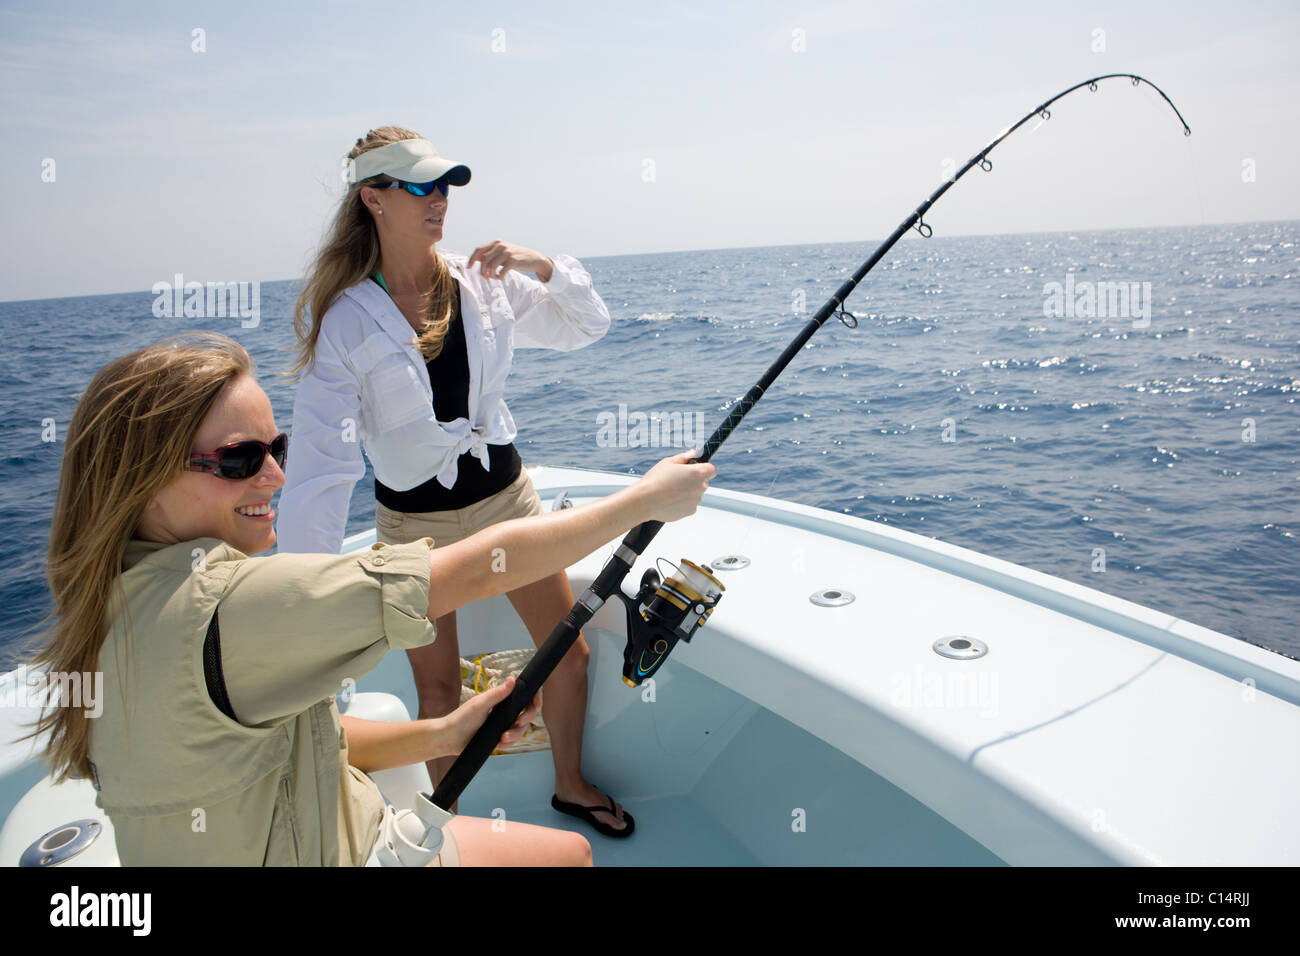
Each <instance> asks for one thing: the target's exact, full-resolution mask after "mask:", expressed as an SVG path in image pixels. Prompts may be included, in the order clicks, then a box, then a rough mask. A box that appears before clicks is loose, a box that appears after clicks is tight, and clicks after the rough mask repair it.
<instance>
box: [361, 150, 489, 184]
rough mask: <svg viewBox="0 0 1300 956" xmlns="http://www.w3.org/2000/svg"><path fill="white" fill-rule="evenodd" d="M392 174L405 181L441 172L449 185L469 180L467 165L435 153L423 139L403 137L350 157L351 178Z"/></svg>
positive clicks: (420, 180)
mask: <svg viewBox="0 0 1300 956" xmlns="http://www.w3.org/2000/svg"><path fill="white" fill-rule="evenodd" d="M380 175H384V176H392V177H393V178H394V179H400V180H402V181H403V182H408V183H428V182H432V181H433V180H435V179H441V178H442V177H443V176H446V177H447V180H448V181H449V182H450V183H451V184H452V185H453V186H464V185H465V184H466V183H468V182H469V177H470V172H469V167H468V166H466V165H465V164H464V163H454V162H452V161H451V160H450V159H444V158H443V157H441V156H439V155H438V151H437V150H436V149H434V148H433V144H432V143H430V142H429V141H428V140H427V139H404V140H402V141H401V142H400V143H389V144H388V145H387V146H380V147H379V148H378V149H369V150H366V151H365V152H364V153H362V154H361V155H360V156H358V157H357V158H356V159H354V160H352V180H353V182H362V181H363V180H366V179H370V178H371V177H372V176H380Z"/></svg>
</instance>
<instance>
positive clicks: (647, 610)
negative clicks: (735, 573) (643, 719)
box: [614, 558, 726, 687]
mask: <svg viewBox="0 0 1300 956" xmlns="http://www.w3.org/2000/svg"><path fill="white" fill-rule="evenodd" d="M725 590H726V586H725V585H724V584H723V583H722V582H721V581H719V580H718V579H717V578H715V577H714V576H713V575H712V574H710V573H709V572H708V571H707V570H705V569H704V568H702V567H701V566H700V565H698V564H696V563H695V562H694V561H687V560H686V559H685V558H683V559H682V562H681V564H680V565H678V566H677V568H676V573H675V574H673V575H671V576H670V577H669V578H668V579H667V580H661V578H660V575H659V572H658V571H656V570H655V569H654V568H650V569H649V570H647V571H646V573H645V574H644V575H642V577H641V588H640V590H638V591H637V593H636V596H635V597H629V596H628V595H627V594H624V593H623V591H622V589H619V590H617V591H615V592H614V593H615V594H616V595H617V596H618V597H619V598H620V599H622V601H623V604H624V606H625V607H626V608H627V646H626V647H624V649H623V683H625V684H627V685H628V686H629V687H636V686H637V685H638V684H640V683H641V682H642V681H643V680H645V679H646V678H647V677H650V676H652V675H653V674H654V673H655V671H657V670H659V668H660V667H661V666H662V665H663V662H664V661H665V660H667V658H668V655H669V654H670V653H672V649H673V648H674V647H676V646H677V642H678V641H690V639H691V637H692V636H693V635H694V634H695V632H696V631H697V630H699V629H700V627H701V626H703V624H704V622H705V621H707V620H708V619H709V615H710V614H712V613H713V609H714V608H715V607H717V606H718V602H719V601H720V600H722V592H723V591H725Z"/></svg>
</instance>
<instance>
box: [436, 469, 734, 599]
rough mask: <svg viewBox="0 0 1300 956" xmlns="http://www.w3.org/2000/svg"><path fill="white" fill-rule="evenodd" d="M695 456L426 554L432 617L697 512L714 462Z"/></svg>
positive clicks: (514, 587) (558, 569) (536, 577)
mask: <svg viewBox="0 0 1300 956" xmlns="http://www.w3.org/2000/svg"><path fill="white" fill-rule="evenodd" d="M692 454H693V452H689V451H687V452H682V453H680V454H678V455H674V456H672V457H671V458H665V459H664V460H663V461H661V462H659V463H658V464H657V465H655V466H654V467H653V468H652V469H650V471H649V472H647V473H646V475H645V477H643V478H642V479H641V480H640V481H638V482H637V483H636V484H634V485H630V486H628V487H627V488H623V489H621V490H619V491H617V492H615V493H614V494H612V495H609V496H607V497H605V498H602V499H600V500H599V501H593V502H591V503H590V504H586V505H583V506H581V507H579V508H568V509H565V510H563V511H553V512H550V513H548V514H543V515H536V516H534V517H531V518H514V519H511V520H510V521H503V522H501V523H500V524H495V525H493V526H492V527H490V528H486V529H484V530H483V531H480V532H479V533H478V534H475V535H473V536H471V537H469V538H466V539H465V540H463V541H458V542H456V543H455V544H450V545H447V546H446V547H444V548H435V549H434V550H432V551H431V552H430V553H429V557H430V570H429V620H431V621H434V620H437V619H438V618H439V617H441V616H442V615H444V614H447V613H449V612H451V611H454V610H455V609H456V608H458V607H460V606H462V605H464V604H468V603H469V602H470V601H475V600H478V599H479V598H485V597H491V596H493V595H496V594H504V593H505V592H507V591H513V590H515V589H516V588H518V587H522V586H523V585H525V584H531V583H532V582H534V581H537V580H540V579H541V578H544V577H546V576H547V575H549V574H553V573H555V572H556V571H562V570H564V569H565V568H567V567H568V566H569V565H571V564H573V563H574V562H575V561H578V560H580V559H581V558H584V557H586V556H587V555H588V554H591V553H592V552H593V551H595V550H596V549H598V548H600V547H601V546H602V545H604V544H605V543H606V542H608V541H610V540H612V539H613V538H616V537H618V536H619V535H620V534H622V533H623V532H625V531H627V530H628V529H629V528H631V527H633V526H634V525H638V524H640V523H642V522H643V521H651V520H657V521H676V520H677V519H678V518H684V517H686V516H687V515H690V514H694V513H695V508H696V507H697V506H698V505H699V503H700V498H701V497H702V496H703V494H704V490H705V489H706V488H707V487H708V484H709V479H710V478H712V477H713V476H714V475H715V474H717V468H715V467H714V466H713V465H710V464H687V462H688V461H689V460H690V458H691V455H692Z"/></svg>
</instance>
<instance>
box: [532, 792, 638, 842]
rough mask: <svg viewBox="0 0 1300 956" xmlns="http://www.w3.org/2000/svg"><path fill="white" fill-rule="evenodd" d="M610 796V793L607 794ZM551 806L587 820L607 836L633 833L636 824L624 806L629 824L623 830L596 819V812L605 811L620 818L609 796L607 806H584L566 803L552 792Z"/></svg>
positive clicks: (612, 799) (626, 821)
mask: <svg viewBox="0 0 1300 956" xmlns="http://www.w3.org/2000/svg"><path fill="white" fill-rule="evenodd" d="M607 796H608V794H607ZM551 806H552V807H554V808H555V809H556V810H559V811H560V812H561V813H567V814H568V815H569V816H571V817H577V818H578V819H579V820H586V821H587V822H588V823H590V824H591V825H592V826H593V827H594V828H595V830H596V832H597V833H603V834H604V835H605V836H607V837H614V838H616V839H617V838H620V837H625V836H631V835H632V828H633V827H634V826H636V821H634V820H633V819H632V814H630V813H628V812H627V807H624V808H623V822H624V823H626V824H627V826H625V827H623V829H621V830H615V829H614V828H613V827H612V826H610V825H609V824H608V823H601V822H600V821H599V820H597V819H596V814H597V813H599V812H601V811H604V812H605V813H608V814H609V815H610V816H612V817H614V818H615V819H617V818H618V811H617V810H616V809H615V808H614V798H613V797H609V806H607V807H583V806H579V805H578V804H576V803H565V802H564V801H563V800H561V799H560V798H559V797H557V796H556V795H555V794H551Z"/></svg>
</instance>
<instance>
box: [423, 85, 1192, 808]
mask: <svg viewBox="0 0 1300 956" xmlns="http://www.w3.org/2000/svg"><path fill="white" fill-rule="evenodd" d="M1115 78H1124V79H1128V80H1130V81H1131V82H1132V85H1133V86H1140V85H1142V84H1143V83H1145V84H1146V85H1147V86H1149V87H1151V88H1152V89H1153V90H1155V91H1156V92H1157V93H1159V94H1160V96H1161V98H1162V99H1163V100H1164V101H1165V102H1166V103H1168V104H1169V108H1170V109H1172V110H1173V111H1174V113H1175V115H1177V117H1178V121H1179V122H1180V123H1182V124H1183V134H1184V135H1185V136H1190V135H1191V134H1192V130H1191V127H1189V126H1188V125H1187V122H1186V121H1185V120H1184V119H1183V114H1182V113H1180V112H1178V107H1176V106H1174V103H1173V101H1172V100H1171V99H1169V97H1168V96H1166V95H1165V93H1164V91H1163V90H1162V89H1160V88H1159V87H1158V86H1156V85H1155V84H1154V83H1152V82H1151V81H1150V80H1148V79H1146V78H1145V77H1141V76H1137V75H1136V74H1133V73H1107V74H1105V75H1104V76H1095V77H1093V78H1092V79H1090V80H1084V81H1083V82H1082V83H1076V84H1075V85H1074V86H1072V87H1070V88H1069V89H1067V90H1063V91H1061V92H1060V93H1057V94H1056V95H1055V96H1053V97H1052V98H1051V99H1049V100H1047V101H1045V102H1043V103H1041V104H1039V105H1038V106H1036V107H1034V108H1033V109H1032V110H1030V111H1029V112H1028V113H1026V114H1025V115H1024V116H1023V117H1022V118H1021V119H1020V121H1019V122H1018V123H1016V124H1015V125H1014V126H1008V127H1007V128H1006V129H1004V130H1003V131H1002V132H1001V133H999V134H998V135H997V136H996V137H995V138H994V139H993V141H992V142H990V143H989V144H988V145H987V146H985V147H984V148H983V149H981V150H980V151H979V152H978V153H976V154H975V155H974V156H972V157H971V158H970V160H969V161H967V163H966V165H965V166H963V167H962V168H961V169H960V171H958V172H957V174H956V175H954V176H953V177H952V178H951V179H949V180H947V181H945V182H944V183H943V184H942V185H940V186H939V188H938V189H936V190H935V191H934V192H933V193H931V194H930V196H929V198H928V199H926V200H925V201H924V202H923V203H921V205H919V206H917V207H916V208H915V209H914V210H912V213H911V215H909V216H908V217H907V218H906V219H904V220H903V221H902V222H901V223H899V225H898V228H897V229H895V230H894V231H893V233H892V234H891V235H890V236H889V238H888V239H886V240H885V241H884V242H883V243H881V244H880V247H879V248H877V249H876V251H875V252H873V253H872V254H871V257H870V258H869V259H867V261H866V262H864V263H863V264H862V265H861V266H859V267H858V269H857V271H856V272H854V273H853V275H852V276H851V277H849V278H848V279H846V280H845V281H844V283H843V285H841V286H840V287H839V288H838V289H837V290H836V291H835V294H834V295H832V296H831V297H830V298H829V299H828V300H827V301H826V303H825V304H824V305H823V306H822V307H821V308H820V309H818V310H817V312H816V313H815V314H814V315H813V317H812V318H811V319H810V320H809V321H808V323H807V325H805V326H804V328H803V329H802V331H800V332H799V334H798V335H797V336H795V338H794V341H792V342H791V343H790V344H789V345H787V346H786V348H785V351H783V352H782V353H781V354H780V356H778V358H777V359H776V361H775V362H773V363H772V364H771V366H769V368H768V370H767V371H766V372H764V373H763V376H762V378H760V379H759V380H758V381H757V382H756V383H755V384H754V385H753V387H752V388H750V390H749V391H748V392H746V393H745V395H744V396H743V397H742V398H741V399H740V400H739V401H738V402H736V404H735V405H734V406H733V407H732V408H731V410H730V411H729V413H728V414H727V417H726V419H725V420H724V421H723V422H722V424H721V425H719V426H718V428H717V430H716V431H714V433H713V434H712V435H711V436H710V437H709V440H708V441H707V442H705V443H704V448H703V450H702V451H701V453H700V455H699V456H698V457H696V458H694V459H693V461H696V462H706V461H708V460H709V459H710V458H712V457H713V455H714V453H715V452H717V450H718V449H719V448H720V447H721V446H722V443H723V442H724V441H726V440H727V436H728V435H730V434H731V433H732V432H733V431H734V430H735V428H736V426H737V425H739V424H740V421H741V419H743V418H744V417H745V415H747V414H748V413H749V411H750V410H751V409H752V408H753V407H754V406H755V405H757V404H758V401H759V399H761V398H762V397H763V394H764V393H765V392H766V391H767V390H768V388H770V387H771V385H772V383H773V382H774V381H776V379H777V376H779V375H780V374H781V372H783V371H784V370H785V367H786V366H787V365H789V364H790V361H791V360H792V359H793V358H794V357H795V356H796V355H798V354H799V352H800V350H801V349H802V348H803V347H804V345H805V344H806V343H807V342H808V340H809V339H810V338H812V336H813V334H814V333H815V332H816V331H817V330H818V329H820V328H821V327H822V325H824V324H825V323H826V321H827V320H828V319H830V318H831V317H832V316H834V317H835V318H837V319H839V320H840V321H841V322H843V323H844V324H845V325H846V326H847V327H848V328H856V327H857V318H856V317H855V316H854V315H853V314H852V313H851V312H848V311H846V310H845V308H844V302H845V300H846V299H847V298H848V297H849V295H850V294H851V293H852V292H853V290H854V289H855V288H857V286H858V283H860V282H861V281H862V280H863V278H865V277H866V275H867V273H868V272H870V271H871V270H872V269H873V268H875V265H876V263H877V262H879V261H880V260H881V259H882V258H883V257H884V255H885V254H886V253H887V252H889V250H890V249H892V248H893V246H894V244H895V243H896V242H898V240H899V239H901V238H902V237H903V235H904V234H905V233H906V232H907V231H908V230H909V229H913V228H914V229H916V231H917V232H918V233H920V234H921V236H922V237H924V238H926V239H928V238H930V236H931V234H932V232H933V231H932V229H931V228H930V226H929V224H928V223H927V222H926V221H925V214H926V212H928V211H929V209H930V207H931V206H933V205H934V204H935V203H936V202H938V201H939V198H940V197H941V196H943V194H944V193H946V192H947V191H948V190H949V189H951V188H952V186H953V185H955V184H956V182H957V181H958V180H959V179H961V178H962V177H963V176H965V175H966V173H968V172H969V171H970V170H971V169H972V168H973V167H974V166H976V165H979V167H980V168H981V169H982V170H984V171H985V172H989V171H991V170H992V169H993V163H992V162H991V161H990V160H989V158H988V155H989V153H991V152H993V150H994V149H995V148H996V147H997V146H998V144H999V143H1001V142H1002V141H1003V140H1004V139H1006V138H1007V137H1008V136H1010V135H1011V134H1012V133H1014V132H1015V131H1016V130H1018V129H1019V128H1020V127H1021V126H1023V125H1024V124H1025V123H1027V122H1029V120H1031V119H1033V118H1034V117H1036V116H1037V117H1039V118H1041V119H1043V120H1047V119H1050V118H1051V111H1050V109H1049V108H1050V107H1051V105H1052V104H1053V103H1055V102H1056V101H1057V100H1059V99H1061V98H1063V97H1065V96H1069V95H1070V94H1071V93H1073V92H1074V91H1075V90H1077V89H1080V88H1081V87H1084V86H1086V87H1088V89H1089V90H1091V91H1092V92H1094V93H1095V92H1096V91H1097V88H1098V86H1097V85H1098V84H1099V83H1100V82H1101V81H1102V80H1109V79H1115ZM662 527H663V522H661V521H647V522H645V523H644V524H640V525H637V526H636V527H635V528H633V529H632V530H631V531H629V532H628V533H627V536H626V537H625V538H624V539H623V542H622V544H620V545H619V546H618V549H617V550H616V551H615V552H614V554H613V556H611V557H610V558H609V560H608V561H606V562H605V566H604V567H603V568H602V569H601V572H600V574H599V575H598V576H597V577H596V580H595V581H594V582H593V583H592V585H591V587H589V588H587V590H586V591H584V592H583V594H582V597H580V598H578V600H577V603H575V604H574V605H573V607H572V609H571V610H570V611H569V613H568V614H567V615H566V616H565V618H564V620H562V621H561V622H560V623H559V624H557V625H556V626H555V629H554V630H552V631H551V633H550V636H549V637H547V639H546V642H545V643H544V644H542V646H541V647H540V648H538V650H537V653H536V654H535V655H533V659H532V660H531V661H530V662H529V664H528V666H527V667H525V668H524V669H523V671H522V672H521V673H520V674H519V676H518V677H517V678H516V679H515V686H514V689H513V690H512V691H511V694H510V696H509V697H507V698H506V699H505V700H503V701H501V703H499V704H497V705H496V707H494V708H492V711H491V712H490V713H489V714H488V716H487V719H486V720H484V722H483V726H482V727H480V728H479V729H478V731H477V732H476V733H475V734H474V737H473V738H472V739H471V740H470V742H469V744H468V745H466V747H465V749H464V750H463V751H462V752H461V754H460V756H459V757H457V758H456V761H455V763H454V764H452V767H451V769H450V770H449V771H448V772H447V775H446V776H445V777H443V779H442V782H441V783H439V784H438V786H437V788H436V789H435V790H434V793H433V796H432V798H431V799H432V802H433V803H434V804H436V805H437V806H438V807H440V808H442V809H443V810H446V809H448V808H449V807H450V806H451V805H452V804H453V803H455V802H456V799H457V798H458V797H459V796H460V795H461V792H462V791H463V790H464V789H465V787H466V786H468V785H469V782H470V781H471V780H472V779H473V778H474V775H475V774H476V773H478V771H479V768H481V767H482V766H483V764H484V763H485V762H486V761H487V758H488V757H489V756H490V755H491V753H492V750H493V749H494V748H495V747H496V744H497V741H499V740H500V739H501V735H502V734H503V733H505V731H506V730H507V729H509V727H510V725H511V724H513V723H514V722H515V720H516V718H518V716H519V714H521V713H522V712H523V710H524V708H525V707H526V706H528V703H529V701H531V700H532V698H533V697H534V695H536V694H537V692H538V691H539V690H541V688H542V684H544V683H545V682H546V678H547V677H549V676H550V674H551V672H552V671H553V670H555V668H556V666H558V665H559V663H560V660H561V659H562V658H563V657H564V655H565V654H566V653H568V651H569V648H570V647H572V646H573V642H574V641H576V640H577V638H578V634H579V632H580V631H581V630H582V628H583V626H584V625H585V624H586V623H587V622H588V621H590V620H591V618H592V616H593V615H594V614H595V613H596V612H597V611H598V610H600V608H601V606H602V605H604V603H605V602H606V601H607V600H608V599H609V598H610V597H616V598H618V599H620V600H621V601H622V602H623V604H624V606H625V609H626V615H627V631H628V634H627V646H626V648H625V650H624V652H623V680H624V682H625V683H627V684H629V685H630V686H633V687H635V686H636V685H638V684H640V683H641V682H642V681H644V680H645V679H646V678H648V677H651V676H652V675H653V674H654V673H655V672H656V671H657V670H658V669H659V668H660V667H661V666H662V665H663V663H664V661H665V660H666V659H667V657H668V655H669V653H671V651H672V649H673V647H674V646H676V644H677V642H678V641H679V640H685V641H689V640H690V639H691V636H692V635H693V634H694V632H695V631H696V630H697V629H698V628H699V627H700V626H701V625H702V624H703V623H704V622H705V620H706V619H707V618H708V617H709V615H710V614H711V613H712V611H713V608H714V607H716V606H717V603H718V601H719V600H720V599H721V596H722V591H723V586H722V584H721V582H719V581H718V579H717V578H715V577H714V576H713V575H712V574H710V573H709V572H708V571H707V570H706V569H705V568H703V567H701V566H700V565H697V564H693V563H692V562H690V561H685V560H683V561H682V562H681V565H680V566H679V568H678V572H677V575H676V576H673V577H669V578H668V579H667V580H666V581H662V582H661V581H660V580H659V575H658V573H657V572H656V571H654V570H650V571H647V572H646V574H645V576H644V577H643V578H642V582H641V588H640V590H639V591H638V592H637V594H636V595H635V596H629V595H627V594H625V593H624V592H623V579H624V577H626V576H627V573H628V572H629V571H630V570H631V569H632V566H633V565H634V564H635V563H636V561H637V559H638V558H639V557H640V556H641V552H642V551H644V550H645V549H646V547H647V546H648V545H649V544H650V542H651V541H652V540H653V539H654V536H655V535H656V534H658V533H659V529H660V528H662ZM426 799H430V798H428V797H426Z"/></svg>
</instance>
